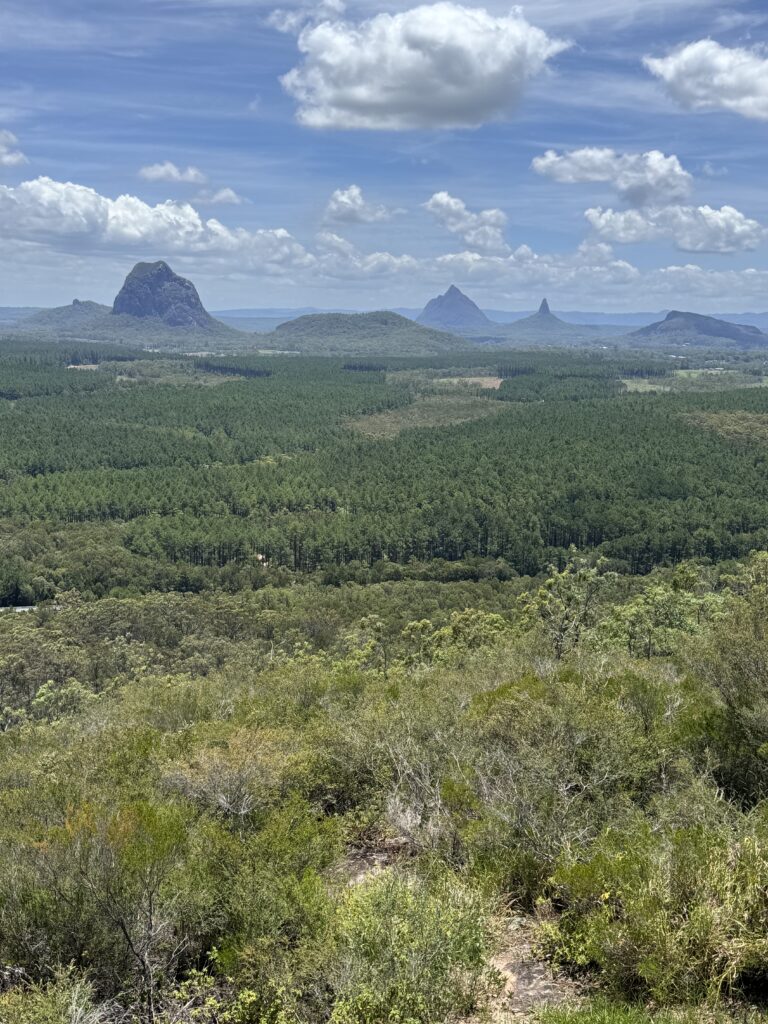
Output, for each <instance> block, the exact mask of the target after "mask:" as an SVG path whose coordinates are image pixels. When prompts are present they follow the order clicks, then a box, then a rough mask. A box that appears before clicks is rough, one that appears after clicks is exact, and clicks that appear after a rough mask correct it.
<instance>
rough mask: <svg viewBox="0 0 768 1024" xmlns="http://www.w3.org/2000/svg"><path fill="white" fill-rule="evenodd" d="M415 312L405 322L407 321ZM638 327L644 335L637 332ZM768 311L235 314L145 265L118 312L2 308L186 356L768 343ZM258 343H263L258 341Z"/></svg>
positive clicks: (468, 308)
mask: <svg viewBox="0 0 768 1024" xmlns="http://www.w3.org/2000/svg"><path fill="white" fill-rule="evenodd" d="M404 314H405V315H404ZM632 328H635V329H634V330H632ZM763 328H765V329H768V313H751V314H750V313H734V314H727V313H724V314H719V315H718V316H702V315H701V314H697V313H685V312H680V311H676V310H673V311H672V312H670V313H614V314H611V313H584V312H566V313H559V314H554V313H553V312H552V310H551V309H550V306H549V303H548V302H547V300H546V299H544V301H543V302H542V303H541V306H540V307H539V309H538V311H536V312H535V313H530V314H523V313H516V312H504V311H501V310H485V311H484V310H482V309H480V307H479V306H478V305H477V304H476V303H475V302H474V301H473V300H472V299H471V298H469V296H467V295H465V294H464V293H463V292H462V291H461V290H460V289H459V288H458V287H456V285H451V286H450V288H448V290H447V291H446V292H444V293H443V294H442V295H438V296H436V297H435V298H434V299H431V300H430V301H429V302H428V303H427V305H426V306H425V307H424V309H423V310H413V309H400V310H391V309H390V310H383V311H376V312H371V313H360V312H354V311H349V310H317V309H315V308H313V307H302V308H298V309H292V308H289V307H271V308H267V309H230V310H225V311H222V312H220V313H218V314H217V315H216V316H214V315H212V314H210V313H209V312H208V311H207V310H206V309H205V307H204V306H203V304H202V302H201V301H200V297H199V295H198V293H197V290H196V289H195V286H194V285H193V284H192V282H191V281H188V280H186V279H185V278H182V277H179V276H178V275H177V274H175V273H174V272H173V271H172V270H171V268H170V267H169V266H168V264H167V263H165V262H164V261H162V260H160V261H157V262H155V263H139V264H137V265H136V266H135V267H134V268H133V270H132V271H131V272H130V274H129V275H128V277H127V278H126V280H125V283H124V284H123V286H122V288H121V289H120V291H119V293H118V295H117V296H116V298H115V301H114V303H113V305H112V306H106V305H102V304H100V303H97V302H91V301H80V300H78V299H75V300H74V302H73V303H72V304H71V305H69V306H61V307H58V308H56V309H43V310H37V309H32V308H29V307H19V306H8V307H0V330H2V329H5V330H6V331H8V330H12V331H13V332H14V333H17V334H18V333H24V334H30V335H35V336H37V335H41V334H42V335H48V336H52V337H55V338H57V339H61V340H88V341H108V342H118V343H126V344H131V345H138V346H143V347H145V348H150V347H156V348H167V349H170V350H176V351H190V350H205V351H216V350H218V351H223V350H231V349H246V348H256V347H258V348H259V349H260V350H264V351H292V352H293V351H297V352H306V353H315V354H321V353H328V354H330V353H335V354H339V355H353V354H369V355H376V354H379V355H406V354H413V355H420V354H427V353H433V352H448V351H455V350H459V349H467V348H470V347H473V346H475V345H477V346H483V347H493V346H495V347H502V348H503V347H518V346H525V345H534V346H538V345H559V346H569V345H586V344H590V343H592V344H594V343H601V342H604V343H613V344H617V345H636V346H646V345H647V346H650V345H674V346H676V347H680V346H686V345H711V346H716V345H720V344H727V345H738V346H740V347H744V348H753V347H756V346H764V345H768V333H764V332H763ZM257 339H258V340H257Z"/></svg>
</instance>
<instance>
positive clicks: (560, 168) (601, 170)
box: [532, 146, 693, 206]
mask: <svg viewBox="0 0 768 1024" xmlns="http://www.w3.org/2000/svg"><path fill="white" fill-rule="evenodd" d="M532 166H533V169H534V170H535V171H536V172H537V173H538V174H543V175H546V176H547V177H549V178H553V179H554V180H555V181H560V182H564V183H567V184H570V185H572V184H576V183H586V182H606V183H608V184H610V185H611V186H612V187H613V188H614V189H615V190H616V192H617V193H618V195H619V197H620V198H621V199H622V200H624V201H625V202H627V203H629V204H630V205H631V206H648V205H658V204H661V203H672V202H677V201H679V200H681V199H686V198H687V197H688V195H689V193H690V191H691V186H692V184H693V178H692V177H691V175H690V174H689V173H688V171H686V170H685V169H684V168H683V166H682V165H681V163H680V161H679V160H678V158H677V157H676V156H674V155H673V156H666V155H665V154H664V153H661V152H660V151H659V150H658V149H652V150H649V151H648V152H647V153H617V152H616V151H615V150H613V149H604V148H598V147H590V146H587V147H584V148H583V149H574V150H571V151H570V152H568V153H562V154H560V153H557V152H556V151H555V150H553V149H550V150H547V152H546V153H545V154H544V155H543V156H537V157H536V158H535V159H534V161H533V164H532Z"/></svg>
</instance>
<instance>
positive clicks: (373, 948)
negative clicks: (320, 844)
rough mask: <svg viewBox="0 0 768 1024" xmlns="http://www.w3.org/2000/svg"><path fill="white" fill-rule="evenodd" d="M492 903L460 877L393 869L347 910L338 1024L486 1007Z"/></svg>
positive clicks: (337, 985) (336, 967)
mask: <svg viewBox="0 0 768 1024" xmlns="http://www.w3.org/2000/svg"><path fill="white" fill-rule="evenodd" d="M488 909H489V908H488V906H487V905H486V904H485V903H484V902H483V901H482V900H481V898H480V897H479V896H478V895H477V894H475V893H474V892H472V890H470V889H468V888H466V887H465V886H463V885H462V884H461V883H460V882H459V881H457V880H456V879H455V878H453V877H451V876H449V875H447V874H445V875H443V874H441V875H440V876H439V877H438V878H436V879H432V880H425V879H420V878H415V877H411V878H408V877H405V876H404V875H401V874H398V873H396V872H391V871H390V872H386V873H384V874H382V875H380V876H379V877H377V878H374V879H372V880H371V881H369V882H367V883H366V884H364V885H362V886H360V887H359V888H357V889H355V890H353V891H352V892H350V894H349V896H348V897H347V899H346V900H345V901H344V903H343V904H342V906H341V907H340V909H339V914H338V920H337V938H336V948H335V950H334V951H333V958H332V966H331V976H332V979H333V986H334V989H335V991H336V1002H335V1006H334V1008H333V1012H332V1015H331V1021H332V1022H333V1024H384V1022H392V1024H395V1022H397V1024H431V1022H436V1021H443V1020H445V1019H446V1017H448V1016H449V1015H454V1014H455V1015H456V1016H462V1015H465V1014H468V1013H470V1012H472V1011H473V1010H474V1009H475V1008H477V1007H478V1006H479V1005H481V1004H482V1003H483V1002H484V1000H485V998H486V997H487V995H488V994H489V992H490V991H492V990H493V988H494V985H495V981H496V978H495V974H494V972H493V971H492V970H491V969H489V967H488V963H487V958H488V953H489V948H490V944H491V931H490V927H489V913H488Z"/></svg>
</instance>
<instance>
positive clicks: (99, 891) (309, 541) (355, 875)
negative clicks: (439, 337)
mask: <svg viewBox="0 0 768 1024" xmlns="http://www.w3.org/2000/svg"><path fill="white" fill-rule="evenodd" d="M78 367H81V368H80V369H78ZM82 367H87V369H82ZM715 368H716V369H717V372H716V373H710V372H708V371H710V370H713V369H715ZM763 370H764V367H763V365H762V361H761V360H760V359H758V358H757V357H750V356H748V355H746V354H732V355H730V356H729V355H724V354H722V353H719V354H717V355H712V356H710V355H708V354H706V353H703V354H701V355H699V356H698V357H691V358H689V360H688V361H687V362H685V363H683V361H681V360H677V359H671V358H665V357H662V356H654V355H652V354H648V353H642V354H633V353H616V352H613V353H611V352H605V351H599V352H573V351H570V350H569V351H567V352H541V351H538V352H515V353H511V352H506V353H498V352H488V351H485V352H482V353H478V352H476V351H469V352H466V351H464V352H462V351H457V352H448V353H437V354H434V355H429V356H424V357H422V358H405V357H401V356H395V355H390V356H377V357H375V358H374V357H371V358H349V357H346V358H345V357H338V358H304V357H289V356H286V357H283V358H281V357H258V356H253V355H239V356H236V355H229V356H220V357H215V356H200V357H196V358H184V357H178V358H169V357H168V356H167V355H164V356H161V355H153V354H149V353H146V352H142V351H135V350H131V349H130V348H128V347H125V346H103V347H102V346H99V345H95V344H85V343H78V344H75V343H66V342H63V341H60V342H58V343H56V344H50V345H48V344H40V343H37V344H32V343H29V342H21V341H19V340H18V339H16V340H13V339H11V340H6V341H5V342H3V343H2V344H1V345H0V396H2V397H0V439H1V440H0V479H2V482H3V487H2V490H1V491H0V550H2V556H3V557H2V560H1V561H0V605H2V606H4V607H3V610H2V611H0V965H2V966H0V1024H443V1022H445V1024H449V1022H450V1024H459V1022H466V1024H470V1022H482V1021H484V1020H487V1021H489V1022H496V1021H498V1022H501V1021H509V1020H523V1021H526V1022H528V1024H532V1022H534V1021H535V1022H537V1024H674V1022H679V1024H693V1022H695V1021H709V1022H716V1024H725V1022H726V1021H731V1022H734V1021H749V1022H752V1024H757V1022H765V1021H767V1020H768V1012H766V1008H765V993H766V980H767V979H766V962H767V961H766V938H765V936H766V933H767V931H768V899H767V898H766V893H767V892H768V760H766V756H765V755H766V750H768V669H766V665H768V637H767V636H766V623H767V622H768V554H766V549H768V511H767V510H768V493H767V492H766V488H767V487H768V483H767V482H766V477H765V465H766V436H765V434H766V431H765V422H766V421H767V420H768V389H766V388H765V387H759V386H756V387H745V386H744V382H745V381H749V380H751V381H752V382H754V384H763V383H764V378H763ZM681 373H682V374H685V376H681ZM488 379H493V380H494V383H499V382H501V383H500V386H499V387H498V389H495V388H494V389H491V388H486V387H483V386H482V384H483V382H487V380H488ZM457 382H461V383H457ZM627 382H643V384H644V386H645V389H644V390H642V391H634V392H632V391H630V390H629V389H628V386H627ZM680 382H684V384H683V383H680ZM660 387H668V388H669V390H667V391H660V390H658V389H659V388H660ZM469 416H471V417H472V418H471V419H467V421H466V422H464V419H465V417H469ZM476 417H477V418H476ZM750 423H752V424H754V426H755V429H754V430H750V429H749V424H750ZM515 929H522V931H523V932H524V934H525V935H526V936H528V935H530V936H531V938H530V950H531V953H530V955H531V956H535V958H536V970H537V971H538V972H540V973H541V974H542V975H543V976H546V977H548V978H549V977H551V976H556V977H557V978H558V983H557V985H554V984H553V986H551V988H552V991H553V992H555V993H561V996H562V999H565V1000H566V1001H565V1002H562V1001H559V1002H558V1003H557V1004H556V1005H550V1006H546V1005H545V1000H540V1001H539V1002H536V1001H534V1002H533V1003H532V1004H531V1005H530V1006H527V1007H526V1008H525V1009H524V1010H520V1009H519V1007H518V1004H515V1003H514V1000H513V998H512V997H513V996H514V992H510V991H509V976H508V975H505V974H504V972H503V970H501V968H500V965H501V966H502V967H503V964H504V957H505V955H507V954H506V953H505V951H507V953H508V950H509V945H510V942H511V941H513V939H511V938H510V937H511V936H512V937H513V936H514V935H515V934H517V933H516V931H515ZM523 981H524V979H523ZM522 983H523V982H521V984H522ZM547 991H548V990H547ZM558 999H560V996H558Z"/></svg>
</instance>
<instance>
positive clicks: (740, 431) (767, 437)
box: [687, 410, 768, 442]
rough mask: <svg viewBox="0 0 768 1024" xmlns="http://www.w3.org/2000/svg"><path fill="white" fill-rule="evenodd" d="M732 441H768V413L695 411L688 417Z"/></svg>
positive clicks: (690, 420) (691, 420)
mask: <svg viewBox="0 0 768 1024" xmlns="http://www.w3.org/2000/svg"><path fill="white" fill-rule="evenodd" d="M687 419H688V420H689V422H693V423H696V424H698V425H699V426H702V427H707V428H708V429H709V430H714V431H715V432H716V433H718V434H720V435H721V436H722V437H728V438H730V439H731V440H732V441H762V442H768V415H766V414H765V413H759V412H745V411H743V410H738V411H734V412H694V413H690V414H689V415H688V417H687Z"/></svg>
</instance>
